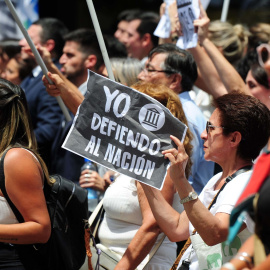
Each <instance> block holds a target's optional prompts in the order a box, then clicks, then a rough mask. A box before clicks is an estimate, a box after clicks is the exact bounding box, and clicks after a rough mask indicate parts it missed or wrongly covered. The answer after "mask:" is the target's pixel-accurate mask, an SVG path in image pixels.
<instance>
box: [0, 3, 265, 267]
mask: <svg viewBox="0 0 270 270" xmlns="http://www.w3.org/2000/svg"><path fill="white" fill-rule="evenodd" d="M167 4H169V3H167ZM164 5H165V3H164V4H162V6H161V8H160V14H158V13H155V12H150V11H142V10H137V9H132V10H124V11H123V12H121V13H120V14H119V16H118V18H117V19H118V25H117V29H116V30H115V33H114V34H112V35H108V34H107V35H104V41H105V45H106V48H107V52H108V55H109V59H110V64H111V68H112V72H113V75H114V78H115V81H117V82H119V83H121V84H123V85H126V86H129V87H131V88H133V89H136V90H137V91H139V92H141V93H144V94H146V95H149V96H150V97H152V98H154V99H156V100H157V101H159V102H160V103H161V104H163V105H164V106H165V107H166V108H167V109H168V110H169V111H170V112H171V113H172V115H173V116H175V117H176V118H177V119H179V120H180V121H181V122H183V123H184V124H185V125H186V126H187V127H188V130H187V133H186V135H185V138H184V140H183V142H181V141H180V140H179V139H178V138H176V137H174V136H170V139H171V140H172V142H173V145H175V146H176V147H175V148H171V149H167V150H165V151H163V152H162V154H163V155H164V158H165V159H169V160H170V167H169V169H168V172H167V175H166V178H165V181H164V185H163V188H162V190H157V189H155V188H153V187H151V186H148V185H146V184H143V183H141V182H138V181H136V180H134V179H132V178H130V177H128V176H126V175H122V174H119V173H117V170H116V172H115V171H112V170H109V169H106V168H105V167H103V166H101V165H97V171H95V172H93V171H90V170H88V169H86V170H83V171H81V168H82V166H83V164H84V162H85V161H84V158H82V157H81V156H79V155H76V154H74V153H72V152H70V151H68V150H66V149H64V148H62V144H63V142H64V140H65V139H66V137H67V134H68V132H69V130H70V128H71V126H72V123H73V119H74V116H75V115H76V113H77V110H78V108H79V106H80V105H81V103H82V102H83V100H84V98H85V95H86V94H87V81H88V76H89V74H88V70H91V71H93V72H95V73H97V74H99V75H102V76H105V77H109V75H108V73H109V72H108V70H107V68H106V65H105V63H104V59H103V54H102V51H101V49H100V46H99V42H98V39H97V36H96V33H95V31H94V30H93V29H88V28H79V29H75V30H72V31H69V30H68V29H67V27H66V26H65V25H64V23H63V22H61V21H60V20H59V19H56V18H41V19H39V20H37V21H36V22H34V23H33V24H32V25H31V26H30V27H29V28H28V34H29V36H30V38H31V39H32V41H33V43H34V45H35V46H36V48H37V50H38V51H39V53H40V55H41V57H42V59H43V61H44V63H45V64H46V67H47V69H48V71H49V72H48V74H46V75H47V76H44V74H43V72H42V70H41V68H40V66H39V65H38V63H37V61H36V60H35V57H34V55H33V53H32V51H31V49H30V47H29V45H28V43H27V41H26V40H25V39H22V40H12V39H10V40H4V41H0V130H1V133H0V136H1V142H0V157H2V156H3V155H6V157H5V163H4V172H5V173H4V174H5V181H6V192H7V193H8V195H9V197H10V198H11V200H12V201H13V203H14V205H15V206H16V208H17V209H18V210H19V212H20V213H21V215H22V216H23V218H24V220H25V222H24V223H19V222H18V220H17V219H16V217H15V215H14V213H13V212H12V210H11V208H10V207H9V205H8V202H7V200H6V199H5V197H4V195H3V192H2V191H1V190H0V269H20V270H23V269H26V270H27V269H28V268H27V267H25V265H24V261H23V260H22V259H21V258H20V256H19V254H18V252H17V250H16V245H14V244H33V243H44V242H46V241H47V240H48V237H49V235H50V224H49V216H48V211H47V209H46V205H45V199H44V195H43V192H42V188H43V182H44V181H49V174H60V175H62V176H64V177H65V178H67V179H70V180H72V181H73V182H75V183H76V184H78V185H80V186H81V187H83V188H91V189H95V190H96V191H98V192H99V194H100V197H102V198H103V206H104V209H105V215H104V218H103V220H102V222H101V224H100V227H99V231H98V237H99V239H100V243H101V244H103V245H104V246H106V247H107V248H109V249H110V250H111V251H113V252H115V253H117V254H119V255H120V256H121V259H120V260H119V262H118V264H117V266H116V267H115V268H114V269H116V270H117V269H119V270H120V269H125V270H127V269H136V268H137V267H138V266H140V265H143V264H145V258H146V257H147V256H149V254H150V252H151V250H152V249H154V248H155V247H156V246H157V245H158V246H159V247H158V249H157V250H156V252H155V253H154V255H153V256H152V257H151V259H150V261H149V262H147V264H146V266H145V267H144V268H143V269H145V270H165V269H166V270H167V269H175V270H176V269H179V270H181V269H182V270H183V269H191V270H202V269H222V270H226V269H228V270H236V269H237V270H238V269H256V270H259V269H269V268H270V255H269V254H270V242H269V241H270V240H269V229H265V228H264V227H265V226H266V228H269V225H270V222H269V217H268V215H269V211H268V208H269V207H268V205H269V203H268V201H269V199H268V196H267V194H268V190H269V169H268V172H267V173H266V175H264V176H263V177H262V176H260V175H258V178H260V177H261V184H260V186H259V187H258V188H257V189H256V190H255V191H254V190H253V193H252V194H253V195H254V194H255V193H256V194H257V196H255V197H254V201H255V200H256V203H254V207H253V208H252V210H250V211H247V212H248V213H247V214H246V216H245V218H244V221H243V224H242V226H241V228H240V230H239V232H238V233H237V236H236V237H237V241H238V243H237V247H236V246H234V247H230V246H229V247H228V246H227V247H226V239H227V237H228V234H229V227H230V218H231V213H232V212H233V211H234V209H235V207H236V206H237V205H238V204H239V203H240V202H242V200H239V198H242V197H241V196H242V194H247V191H246V190H247V189H248V190H249V191H250V186H252V187H253V186H255V185H256V184H255V182H256V179H257V178H256V177H255V176H254V174H256V176H257V174H258V171H259V170H258V169H257V170H256V166H257V164H258V166H259V165H260V166H262V165H261V164H262V159H263V158H264V159H266V161H265V163H263V164H264V167H265V169H266V167H267V168H270V163H269V161H268V160H267V156H268V155H269V153H270V146H269V143H268V141H269V137H270V113H269V109H270V24H267V23H261V22H256V23H255V24H253V25H250V26H249V27H247V26H245V25H242V24H240V23H239V24H237V25H233V24H231V23H229V22H221V21H210V19H209V18H208V16H207V14H206V12H205V10H204V9H203V7H202V5H201V4H199V6H200V16H199V18H198V19H195V20H194V22H193V24H194V28H195V29H196V33H197V34H198V43H197V45H196V46H195V47H193V48H190V49H181V48H179V47H178V46H177V45H176V41H177V39H176V38H175V36H177V37H181V36H182V35H183V32H184V31H182V28H181V27H182V26H181V24H180V23H179V20H178V17H177V9H176V5H175V3H172V4H170V7H167V8H169V9H170V12H169V15H170V21H171V29H172V31H171V35H170V37H169V38H166V39H163V38H159V37H157V36H156V35H154V31H155V29H156V28H157V25H158V23H159V20H160V18H161V16H162V15H163V13H164V12H165V8H164ZM48 78H49V79H50V80H51V81H52V82H53V83H51V82H49V80H48ZM57 96H60V97H61V99H62V100H63V102H64V104H65V105H66V107H67V108H68V113H69V114H70V118H71V120H69V119H66V116H65V115H64V114H63V112H62V111H61V108H60V107H59V104H58V103H57V100H56V99H55V97H57ZM169 135H170V134H168V136H169ZM268 159H269V158H268ZM13 164H16V166H13ZM112 176H113V180H114V181H111V179H112ZM255 178H256V179H255ZM254 179H255V180H254ZM246 187H247V188H246ZM248 195H250V193H248ZM245 196H246V195H245ZM245 198H246V197H245ZM254 213H255V214H254ZM258 242H260V245H261V247H262V248H261V250H262V252H261V253H262V254H260V256H258V252H256V249H257V247H258ZM205 247H207V248H209V249H205ZM212 247H213V248H214V249H211V251H210V248H212ZM227 249H228V251H227V254H228V253H230V255H227V256H224V252H225V250H227ZM232 249H235V252H232ZM213 250H214V251H213ZM225 253H226V252H225ZM214 255H215V256H214ZM84 269H86V268H84V266H83V267H82V270H84Z"/></svg>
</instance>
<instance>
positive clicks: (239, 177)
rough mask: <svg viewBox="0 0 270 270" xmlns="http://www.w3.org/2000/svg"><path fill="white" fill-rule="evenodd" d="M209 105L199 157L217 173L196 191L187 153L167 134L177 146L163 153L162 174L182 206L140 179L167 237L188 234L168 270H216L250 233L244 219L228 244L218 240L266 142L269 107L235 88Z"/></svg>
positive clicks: (222, 238)
mask: <svg viewBox="0 0 270 270" xmlns="http://www.w3.org/2000/svg"><path fill="white" fill-rule="evenodd" d="M215 107H216V109H215V110H214V112H213V114H212V115H211V117H210V119H209V122H207V125H206V129H205V131H204V132H203V133H202V134H201V138H202V139H203V140H204V151H205V154H204V157H205V159H206V160H211V161H214V162H216V163H218V164H219V165H220V166H221V168H222V172H220V173H218V174H216V175H215V176H213V177H212V178H211V179H210V180H209V182H208V183H207V184H206V186H205V187H204V189H203V190H202V192H201V194H200V196H198V195H197V194H196V193H195V192H194V190H193V188H192V186H191V185H190V184H189V182H188V181H187V177H186V175H185V167H186V164H187V162H188V160H189V157H188V154H187V153H186V151H185V149H184V147H183V144H182V143H181V142H180V141H179V140H178V139H177V138H175V137H173V136H172V137H171V139H172V140H173V141H174V142H175V144H176V145H177V148H173V149H168V150H166V151H164V152H163V154H164V156H165V158H168V159H169V160H170V161H171V167H170V169H169V172H168V174H167V178H168V179H171V180H172V181H173V183H174V185H175V186H176V188H177V191H178V194H179V196H180V202H181V203H182V204H183V206H184V209H185V211H184V212H183V213H181V214H179V213H178V212H176V211H175V210H174V209H173V208H172V207H171V206H170V205H169V204H168V203H167V202H166V201H165V200H164V197H163V196H162V194H161V192H160V191H159V190H156V189H153V188H150V187H149V186H146V185H143V184H142V186H143V189H144V191H145V194H146V196H147V199H148V202H149V204H150V206H151V209H152V211H153V214H154V217H155V218H156V220H157V222H158V225H159V226H160V228H161V229H162V231H164V232H165V233H166V235H167V236H168V237H169V239H170V240H171V241H181V240H185V239H188V238H189V236H190V238H189V239H191V242H190V240H189V241H187V244H186V246H185V247H186V248H185V249H183V252H182V253H183V256H182V257H181V258H180V257H179V261H176V262H175V266H174V269H192V270H194V269H220V267H221V265H222V260H223V263H224V261H226V260H229V259H230V258H231V256H230V255H231V251H237V250H238V249H239V248H240V246H241V244H242V242H243V241H244V240H245V239H246V238H247V237H248V236H249V235H250V234H249V233H248V231H247V229H245V228H246V226H248V227H249V225H250V223H249V222H248V221H247V220H246V221H245V224H244V226H243V227H242V228H241V229H242V230H241V232H240V234H238V238H237V241H238V242H237V243H235V246H234V248H229V247H228V246H226V245H225V243H223V244H222V245H221V244H220V243H222V242H224V241H225V240H226V238H227V234H228V227H229V218H230V213H231V211H232V209H233V207H234V205H235V203H236V201H237V199H238V197H239V195H240V194H241V192H242V191H243V189H244V187H245V186H246V184H247V182H248V180H249V177H250V175H251V166H252V164H253V160H254V159H255V158H256V157H257V156H258V155H259V152H260V150H261V149H262V148H263V147H264V145H265V144H266V143H267V141H268V138H269V134H270V121H269V120H270V118H269V117H270V116H269V110H268V109H267V107H266V106H265V105H264V104H262V103H261V102H260V101H259V100H257V99H256V98H254V97H251V96H248V95H245V94H241V93H237V92H233V93H230V94H226V95H224V96H221V97H219V98H217V99H216V100H215ZM212 246H214V247H213V249H211V248H212ZM202 247H203V248H204V249H202ZM180 254H181V253H180ZM209 267H210V268H209Z"/></svg>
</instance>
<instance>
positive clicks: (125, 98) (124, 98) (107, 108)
mask: <svg viewBox="0 0 270 270" xmlns="http://www.w3.org/2000/svg"><path fill="white" fill-rule="evenodd" d="M103 89H104V92H105V95H106V104H105V112H110V109H111V106H112V101H113V99H115V98H116V99H115V102H114V104H113V112H114V114H115V116H116V117H117V118H120V117H123V116H125V115H126V114H127V112H128V110H129V108H130V96H129V95H128V94H125V93H121V94H120V95H119V96H117V95H118V93H119V90H115V91H114V92H113V93H111V92H110V89H109V88H108V87H107V86H104V87H103ZM116 96H117V97H116ZM121 102H125V105H124V108H123V110H122V112H120V111H119V107H120V104H121Z"/></svg>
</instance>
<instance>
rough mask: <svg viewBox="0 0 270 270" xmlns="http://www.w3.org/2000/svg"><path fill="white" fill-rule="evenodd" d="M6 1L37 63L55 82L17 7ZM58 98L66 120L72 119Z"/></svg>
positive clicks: (8, 0)
mask: <svg viewBox="0 0 270 270" xmlns="http://www.w3.org/2000/svg"><path fill="white" fill-rule="evenodd" d="M5 2H6V4H7V6H8V8H9V10H10V12H11V14H12V16H13V18H14V19H15V21H16V23H17V24H18V26H19V28H20V29H21V31H22V33H23V35H24V37H25V39H26V40H27V43H28V44H29V46H30V48H31V50H32V52H33V54H34V56H35V58H36V61H37V63H38V64H39V65H40V67H41V69H42V72H43V74H44V75H45V76H46V78H47V80H48V81H49V83H50V84H53V82H52V81H51V79H50V78H49V77H48V75H47V74H48V69H47V67H46V65H45V63H44V61H43V59H42V58H41V56H40V54H39V52H38V50H37V49H36V46H35V45H34V43H33V41H32V39H31V38H30V36H29V35H28V32H27V31H26V29H25V28H24V26H23V24H22V22H21V20H20V18H19V16H18V14H17V12H16V10H15V8H14V6H13V4H12V2H11V0H5ZM56 100H57V102H58V104H59V106H60V108H61V110H62V112H63V114H64V116H65V118H66V120H67V121H71V117H70V114H69V112H68V109H67V107H66V106H65V104H64V102H63V100H62V99H61V97H56Z"/></svg>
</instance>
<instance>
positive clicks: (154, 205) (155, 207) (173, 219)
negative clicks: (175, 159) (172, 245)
mask: <svg viewBox="0 0 270 270" xmlns="http://www.w3.org/2000/svg"><path fill="white" fill-rule="evenodd" d="M166 181H171V182H172V180H171V179H170V176H169V174H167V176H166V180H165V182H166ZM141 186H142V188H143V190H144V193H145V195H146V197H147V200H148V203H149V205H150V206H151V210H152V213H153V215H154V217H155V219H156V221H157V223H158V225H159V227H160V228H161V230H162V231H163V232H164V233H165V234H166V235H167V236H168V238H169V239H170V240H171V241H172V242H178V241H183V240H186V239H188V237H189V231H188V227H189V220H188V217H187V215H186V213H185V211H184V212H182V213H181V214H180V213H178V212H177V211H176V210H175V209H173V208H172V206H171V205H170V204H169V203H168V202H167V201H166V200H165V199H164V197H163V196H162V193H161V191H159V190H157V189H155V188H152V187H150V186H148V185H145V184H141Z"/></svg>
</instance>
